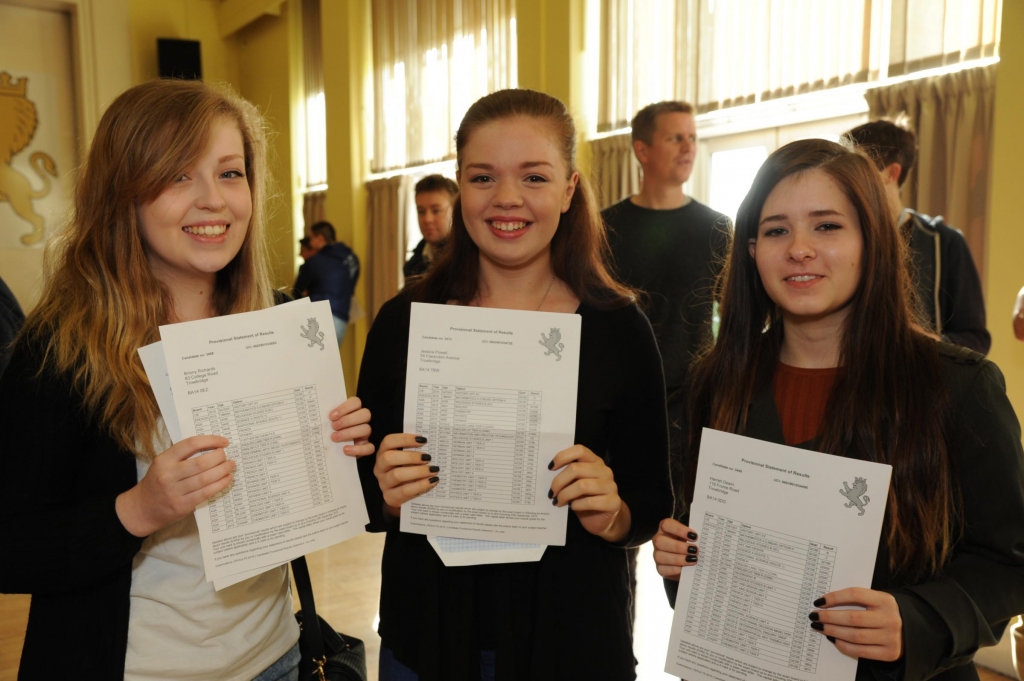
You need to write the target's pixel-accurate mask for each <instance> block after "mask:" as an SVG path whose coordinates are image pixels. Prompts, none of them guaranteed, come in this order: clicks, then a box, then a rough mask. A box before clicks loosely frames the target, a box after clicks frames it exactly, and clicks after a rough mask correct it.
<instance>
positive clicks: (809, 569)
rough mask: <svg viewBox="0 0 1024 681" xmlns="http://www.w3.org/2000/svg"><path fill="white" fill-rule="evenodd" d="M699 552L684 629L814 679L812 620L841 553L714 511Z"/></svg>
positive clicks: (708, 516) (815, 661)
mask: <svg viewBox="0 0 1024 681" xmlns="http://www.w3.org/2000/svg"><path fill="white" fill-rule="evenodd" d="M700 547H701V556H700V561H698V563H697V567H696V572H695V573H694V578H693V588H692V590H691V592H690V601H689V608H688V610H687V613H686V621H685V623H684V631H685V632H686V633H687V634H690V635H691V636H695V637H697V638H700V639H703V640H705V641H710V642H712V643H717V644H719V645H721V646H724V647H726V648H730V649H732V650H736V651H738V652H741V653H746V654H747V655H751V656H753V657H756V658H758V659H759V660H762V661H764V662H772V663H775V664H779V665H782V666H784V667H789V668H791V669H796V670H800V671H804V672H810V673H814V672H815V670H816V668H817V664H818V651H819V649H820V646H821V641H822V639H823V638H824V637H823V636H822V635H821V634H819V633H818V632H816V631H814V630H813V629H811V627H810V621H809V620H808V619H807V614H808V613H809V612H810V611H811V610H812V609H813V607H812V603H813V601H814V599H816V598H818V597H820V596H821V595H822V594H825V593H828V591H830V589H831V584H832V570H833V567H834V566H835V559H836V548H835V547H833V546H827V545H825V544H821V543H818V542H813V541H810V540H807V539H801V538H799V537H794V536H791V535H787V534H782V533H780V532H775V531H773V530H768V529H765V528H761V527H756V526H754V525H750V524H748V523H741V522H738V521H736V520H732V519H730V518H725V517H723V516H720V515H715V514H711V513H705V515H704V527H703V530H702V531H701V538H700Z"/></svg>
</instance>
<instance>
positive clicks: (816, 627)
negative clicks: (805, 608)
mask: <svg viewBox="0 0 1024 681" xmlns="http://www.w3.org/2000/svg"><path fill="white" fill-rule="evenodd" d="M811 629H814V630H815V631H825V625H824V624H822V623H821V622H811Z"/></svg>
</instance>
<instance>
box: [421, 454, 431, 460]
mask: <svg viewBox="0 0 1024 681" xmlns="http://www.w3.org/2000/svg"><path fill="white" fill-rule="evenodd" d="M420 459H421V460H422V461H430V454H421V455H420Z"/></svg>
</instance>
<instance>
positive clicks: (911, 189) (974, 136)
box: [865, 64, 997, 281]
mask: <svg viewBox="0 0 1024 681" xmlns="http://www.w3.org/2000/svg"><path fill="white" fill-rule="evenodd" d="M996 67H997V65H995V64H993V65H990V66H985V67H981V68H973V69H965V70H963V71H959V72H957V73H951V74H947V75H944V76H935V77H933V78H924V79H921V80H914V81H908V82H905V83H899V84H897V85H892V86H889V87H881V88H875V89H873V90H868V92H867V94H866V95H865V97H866V98H867V100H868V106H869V107H870V109H871V117H872V118H880V117H887V118H898V117H900V116H906V118H907V120H908V123H909V126H910V128H911V130H913V131H914V133H915V134H916V135H917V146H918V158H917V165H916V166H915V168H914V170H913V172H912V173H911V174H910V175H909V176H908V178H907V181H906V183H905V184H904V185H903V203H904V205H906V206H909V207H910V208H913V209H915V210H918V211H920V212H922V213H927V214H928V215H942V216H943V217H944V218H945V219H946V222H947V223H949V224H950V225H952V226H954V227H957V228H958V229H960V230H961V231H962V232H963V233H964V237H965V238H966V239H967V244H968V245H969V246H970V247H971V254H972V255H973V256H974V262H975V264H977V266H978V273H979V274H981V275H982V277H981V279H982V281H984V280H985V277H984V255H985V232H986V219H987V215H986V203H987V199H988V183H989V165H990V159H991V154H992V121H993V111H994V108H995V82H996Z"/></svg>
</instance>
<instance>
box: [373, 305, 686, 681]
mask: <svg viewBox="0 0 1024 681" xmlns="http://www.w3.org/2000/svg"><path fill="white" fill-rule="evenodd" d="M409 313H410V303H409V299H408V297H407V296H406V295H405V294H400V295H399V297H397V298H395V299H392V300H391V301H389V302H388V303H386V304H385V305H384V307H383V308H381V311H380V313H379V314H378V316H377V318H376V320H375V321H374V324H373V328H372V329H371V330H370V335H369V338H368V339H367V343H366V354H365V355H364V357H363V364H362V369H361V371H360V375H359V390H358V394H359V397H360V398H361V399H362V400H363V404H364V405H365V406H366V407H368V408H369V409H370V412H371V413H372V415H373V416H372V418H373V436H372V437H371V440H372V441H373V442H374V444H376V445H378V446H379V445H380V441H381V439H382V438H383V437H384V436H385V435H387V434H388V433H398V432H402V430H403V428H402V415H403V410H404V403H405V370H406V355H407V352H408V338H409ZM578 314H580V316H581V317H582V318H583V319H582V324H583V329H582V342H581V348H580V370H579V396H578V402H577V407H576V439H575V441H576V443H578V444H582V445H585V446H587V447H589V448H590V449H591V450H593V451H594V452H595V453H596V454H598V455H599V456H602V457H603V458H604V460H605V461H606V462H607V463H608V465H609V466H610V467H611V468H612V470H613V471H614V473H615V481H616V483H617V485H618V490H619V495H620V496H621V497H622V499H623V500H624V501H625V502H626V504H627V505H628V506H629V508H630V511H631V513H632V527H631V528H630V533H629V536H628V537H627V538H626V539H625V540H623V541H622V542H621V543H620V544H619V545H612V544H610V543H608V542H606V541H604V540H603V539H600V538H598V537H596V536H594V535H592V534H590V533H589V532H587V531H586V530H584V529H583V526H582V525H580V523H579V520H578V519H577V518H576V515H575V514H574V513H572V512H570V513H569V520H568V527H567V532H566V545H565V546H564V547H555V546H550V547H548V548H547V550H546V552H545V553H544V557H543V558H542V559H541V560H540V562H536V563H514V564H506V565H493V566H474V567H456V568H446V567H444V565H443V564H442V563H441V561H440V559H439V558H438V557H437V555H436V554H435V553H434V550H433V549H432V548H431V547H430V545H429V544H428V543H427V541H426V538H425V537H423V536H422V535H416V534H405V533H402V532H399V531H398V528H397V523H396V522H395V521H393V520H389V519H386V518H385V517H384V515H383V498H382V494H381V491H380V487H379V486H378V484H377V480H376V478H375V477H374V475H373V465H374V457H366V458H364V459H360V461H359V467H360V476H361V478H362V482H363V493H364V495H365V498H366V502H367V507H368V511H369V515H370V519H371V522H370V525H369V529H370V530H371V531H384V530H386V531H387V532H388V536H387V541H386V543H385V547H384V561H383V566H382V572H383V580H382V585H381V605H380V634H381V637H382V642H383V645H385V646H388V647H389V648H390V649H391V650H392V651H393V652H394V653H395V656H396V658H397V659H398V660H399V661H401V662H402V663H403V664H405V665H407V666H409V667H411V668H412V669H414V670H416V671H417V672H418V673H419V675H420V679H421V680H422V681H435V680H439V679H443V681H461V680H463V679H474V680H478V679H479V678H480V667H479V650H480V643H479V639H478V636H477V635H478V633H479V632H478V631H477V624H478V622H479V621H480V619H479V618H478V612H477V606H478V604H481V602H487V603H488V606H483V605H481V606H480V607H481V609H484V608H485V607H489V608H492V609H493V613H494V617H493V625H494V632H493V633H494V640H495V641H496V652H497V655H496V662H497V669H496V674H497V679H498V680H499V681H503V680H506V679H524V680H525V679H530V680H531V681H544V680H547V679H552V680H554V679H558V680H561V681H564V680H566V679H602V680H603V681H621V680H625V679H634V678H635V672H634V658H633V649H632V622H631V621H630V616H629V613H630V599H631V597H632V596H631V593H630V586H629V579H628V575H627V566H626V563H627V551H625V550H623V547H625V546H637V545H639V544H642V543H643V542H646V541H648V540H649V539H650V538H651V537H652V536H653V535H654V533H655V531H656V530H657V527H658V523H659V522H660V521H661V519H662V518H665V517H667V516H668V515H669V514H671V511H672V501H673V500H672V491H671V490H672V487H671V484H670V480H669V473H668V460H667V459H668V454H667V448H668V441H667V437H668V435H667V424H666V414H665V386H664V379H663V378H662V370H661V358H660V356H659V354H658V349H657V346H656V345H655V341H654V335H653V332H652V331H651V327H650V324H649V323H648V322H647V318H646V317H644V315H643V313H641V312H640V311H639V310H638V309H637V308H636V307H635V306H632V305H631V306H628V307H625V308H622V309H619V310H614V311H599V310H596V309H593V308H590V307H588V306H586V305H581V306H580V309H579V310H578ZM444 474H445V473H444V471H443V470H442V471H441V473H440V475H442V476H443V475H444ZM484 585H486V586H484Z"/></svg>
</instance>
